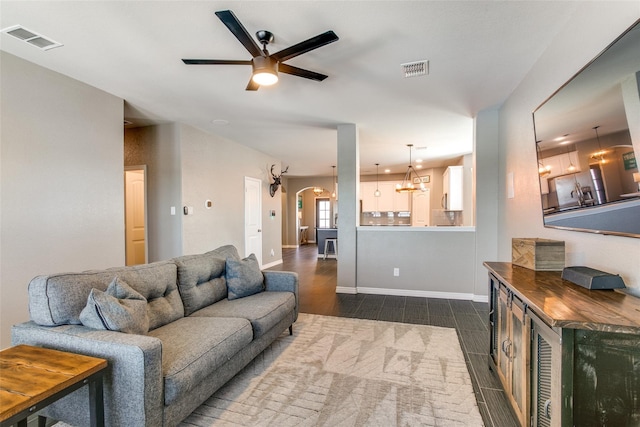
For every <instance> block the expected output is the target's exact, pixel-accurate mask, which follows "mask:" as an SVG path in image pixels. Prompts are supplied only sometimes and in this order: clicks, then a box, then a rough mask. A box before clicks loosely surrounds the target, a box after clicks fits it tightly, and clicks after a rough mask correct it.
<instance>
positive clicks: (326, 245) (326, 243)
mask: <svg viewBox="0 0 640 427" xmlns="http://www.w3.org/2000/svg"><path fill="white" fill-rule="evenodd" d="M329 243H331V244H332V245H333V254H334V255H335V256H336V259H338V239H324V259H327V255H328V252H329Z"/></svg>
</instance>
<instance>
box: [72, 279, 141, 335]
mask: <svg viewBox="0 0 640 427" xmlns="http://www.w3.org/2000/svg"><path fill="white" fill-rule="evenodd" d="M80 321H81V322H82V324H83V325H85V326H88V327H90V328H93V329H107V330H110V331H118V332H125V333H128V334H140V335H144V334H146V333H147V332H149V317H148V316H147V300H146V298H145V297H143V296H142V295H140V294H139V293H138V292H136V291H135V290H134V289H133V288H131V286H129V285H127V283H126V282H125V281H123V280H122V279H120V278H119V277H116V278H114V279H113V281H112V282H111V283H110V284H109V287H108V288H107V290H106V291H104V292H102V291H100V290H98V289H95V288H94V289H92V290H91V293H89V298H88V299H87V305H86V306H85V308H84V309H83V310H82V312H81V313H80Z"/></svg>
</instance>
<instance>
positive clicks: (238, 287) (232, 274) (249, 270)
mask: <svg viewBox="0 0 640 427" xmlns="http://www.w3.org/2000/svg"><path fill="white" fill-rule="evenodd" d="M225 275H226V278H227V292H228V298H229V299H230V300H234V299H236V298H243V297H246V296H249V295H253V294H257V293H258V292H262V291H263V290H264V276H263V275H262V271H260V265H259V264H258V259H257V258H256V256H255V254H251V255H249V256H248V257H246V258H244V259H241V260H235V259H233V258H227V265H226V273H225Z"/></svg>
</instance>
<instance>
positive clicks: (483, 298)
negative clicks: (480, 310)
mask: <svg viewBox="0 0 640 427" xmlns="http://www.w3.org/2000/svg"><path fill="white" fill-rule="evenodd" d="M473 302H486V303H488V302H489V295H474V296H473Z"/></svg>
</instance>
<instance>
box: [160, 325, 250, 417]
mask: <svg viewBox="0 0 640 427" xmlns="http://www.w3.org/2000/svg"><path fill="white" fill-rule="evenodd" d="M149 336H153V337H156V338H158V339H160V340H161V341H162V375H163V377H164V404H165V405H170V404H171V403H172V402H173V401H174V400H175V399H176V398H178V397H180V396H184V395H185V393H188V392H189V391H190V390H191V389H193V388H194V387H195V386H197V385H198V384H199V383H200V381H202V379H203V378H205V377H207V376H208V375H211V373H212V372H214V371H215V370H216V369H218V368H220V367H221V366H222V365H224V364H225V363H226V362H227V361H228V360H229V359H231V358H232V357H233V356H234V355H235V354H236V353H238V352H239V351H240V350H242V349H243V348H244V347H246V346H247V345H248V344H249V343H250V342H251V339H252V336H253V333H252V331H251V324H250V323H249V321H248V320H246V319H240V318H215V317H184V318H182V319H178V320H176V321H175V322H172V323H170V324H168V325H165V326H162V327H160V328H158V329H155V330H153V331H151V332H149Z"/></svg>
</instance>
